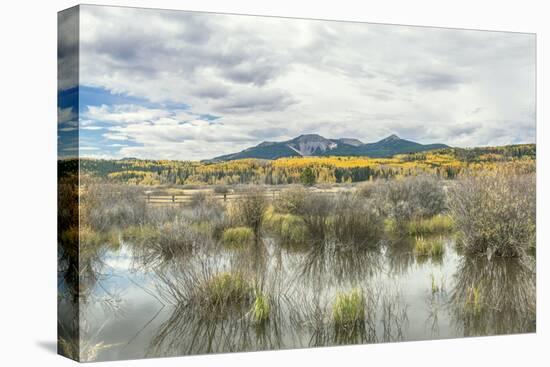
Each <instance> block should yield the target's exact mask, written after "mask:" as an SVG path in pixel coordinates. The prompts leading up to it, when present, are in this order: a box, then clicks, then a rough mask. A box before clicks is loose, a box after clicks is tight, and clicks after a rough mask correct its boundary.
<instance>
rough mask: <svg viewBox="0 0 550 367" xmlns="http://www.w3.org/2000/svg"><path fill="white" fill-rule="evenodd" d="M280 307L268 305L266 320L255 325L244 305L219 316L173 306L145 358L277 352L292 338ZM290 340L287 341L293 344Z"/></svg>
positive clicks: (192, 306)
mask: <svg viewBox="0 0 550 367" xmlns="http://www.w3.org/2000/svg"><path fill="white" fill-rule="evenodd" d="M283 307H284V306H283V305H282V304H281V300H277V301H276V302H272V304H271V313H270V318H269V321H268V322H266V323H262V324H256V323H255V322H254V321H253V319H252V317H251V314H250V311H249V307H248V305H244V304H243V305H239V306H238V307H232V308H231V309H227V310H224V312H221V313H215V312H210V310H208V309H205V308H204V307H201V306H200V305H196V304H193V303H189V304H187V305H182V306H176V307H175V308H174V311H173V312H172V314H171V315H170V317H169V318H168V319H167V320H166V321H165V322H163V323H162V325H160V327H159V328H158V330H157V332H156V334H155V336H154V337H153V339H152V340H151V343H150V346H149V348H148V350H147V356H166V355H182V354H201V353H219V352H237V351H254V350H266V349H280V348H282V347H284V345H285V343H284V342H283V338H290V339H292V337H291V336H290V335H289V334H287V333H288V331H289V330H291V328H290V325H289V324H288V318H287V317H286V316H285V311H283ZM283 330H285V333H284V335H283ZM294 340H295V341H294V342H290V340H287V341H288V342H290V345H296V344H295V343H296V339H294Z"/></svg>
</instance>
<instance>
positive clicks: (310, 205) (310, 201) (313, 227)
mask: <svg viewBox="0 0 550 367" xmlns="http://www.w3.org/2000/svg"><path fill="white" fill-rule="evenodd" d="M333 209H334V203H333V200H332V199H331V198H330V197H329V196H328V195H323V194H312V193H309V194H308V195H306V197H305V200H304V203H303V207H302V209H300V213H299V214H300V215H301V216H302V218H303V219H304V223H305V225H306V227H307V230H308V233H309V236H310V237H311V238H312V239H314V240H315V241H322V240H325V239H327V238H329V235H330V229H331V226H330V219H331V215H332V212H333Z"/></svg>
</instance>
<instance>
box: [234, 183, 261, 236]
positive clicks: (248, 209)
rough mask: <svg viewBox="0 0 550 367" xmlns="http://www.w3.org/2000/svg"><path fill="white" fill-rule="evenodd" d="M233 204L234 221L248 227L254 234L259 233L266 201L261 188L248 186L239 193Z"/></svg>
mask: <svg viewBox="0 0 550 367" xmlns="http://www.w3.org/2000/svg"><path fill="white" fill-rule="evenodd" d="M240 195H241V196H240V197H239V198H238V199H237V200H236V202H235V208H234V209H235V212H234V215H235V217H236V218H235V219H236V220H237V221H238V222H240V223H241V224H242V225H245V226H247V227H250V228H252V229H253V230H254V233H256V234H258V233H259V232H260V229H261V226H262V223H263V221H264V216H265V213H266V210H267V206H268V201H267V198H266V195H265V190H264V189H263V188H261V187H257V186H250V187H247V188H246V189H243V190H242V191H241V192H240Z"/></svg>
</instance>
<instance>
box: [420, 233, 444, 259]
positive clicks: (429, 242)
mask: <svg viewBox="0 0 550 367" xmlns="http://www.w3.org/2000/svg"><path fill="white" fill-rule="evenodd" d="M444 249H445V247H444V244H443V239H442V238H441V237H438V238H425V237H423V236H417V237H416V239H415V243H414V253H415V255H416V256H420V257H427V256H430V257H439V258H440V257H442V256H443V253H444V251H445V250H444Z"/></svg>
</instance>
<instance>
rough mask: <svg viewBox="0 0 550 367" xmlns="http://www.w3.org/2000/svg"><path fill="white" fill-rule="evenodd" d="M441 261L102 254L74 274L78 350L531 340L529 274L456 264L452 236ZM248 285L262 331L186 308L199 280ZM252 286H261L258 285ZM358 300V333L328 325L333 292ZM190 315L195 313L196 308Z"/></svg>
mask: <svg viewBox="0 0 550 367" xmlns="http://www.w3.org/2000/svg"><path fill="white" fill-rule="evenodd" d="M444 242H445V245H444V247H445V251H444V254H443V256H442V257H439V258H425V257H416V256H415V255H414V252H413V239H411V238H408V237H404V238H397V239H395V238H394V239H391V238H388V239H385V240H384V244H383V246H380V247H378V248H377V249H363V250H358V249H357V248H345V247H344V248H342V247H333V248H332V247H331V246H328V247H322V248H311V246H303V247H301V246H292V247H288V246H281V245H280V244H278V243H277V240H276V239H275V238H271V237H268V236H265V237H262V238H261V240H260V241H256V242H255V243H254V244H253V245H252V246H248V247H243V248H227V247H223V246H219V245H218V246H213V247H212V248H210V249H205V250H204V251H200V252H195V253H193V254H189V255H188V256H184V257H177V258H170V259H169V260H166V259H163V260H158V261H157V262H156V263H155V266H151V264H150V262H151V258H147V261H144V256H143V253H141V252H140V251H139V250H137V248H138V247H137V246H135V245H134V244H132V243H131V242H125V241H122V242H121V243H120V245H118V246H117V247H112V246H106V247H105V248H103V249H101V250H100V251H99V252H98V253H97V255H96V257H95V258H94V260H93V263H90V266H89V267H88V271H87V272H86V271H84V272H82V274H81V282H83V283H88V284H84V285H85V286H86V287H87V288H86V289H87V291H86V292H85V296H84V297H81V300H80V307H81V309H80V325H81V328H80V329H81V331H80V340H81V343H80V349H81V353H82V354H83V355H84V356H86V355H87V356H89V358H90V359H93V360H114V359H132V358H144V357H157V356H175V355H185V354H202V353H219V352H230V351H257V350H266V349H284V348H301V347H316V346H328V345H339V344H355V343H378V342H395V341H412V340H423V339H441V338H453V337H463V336H476V335H496V334H511V333H525V332H533V331H535V316H534V315H535V305H534V299H535V296H534V290H535V283H534V282H535V277H534V264H532V263H530V262H526V261H519V260H516V259H507V260H505V259H496V260H495V259H491V260H488V259H487V258H485V257H475V258H472V257H466V256H463V255H462V254H459V253H457V250H456V248H455V247H456V246H455V243H454V239H453V237H452V236H448V237H445V238H444ZM226 271H232V272H235V271H239V272H246V273H247V274H253V278H254V279H256V280H255V282H256V283H257V285H256V286H260V287H261V288H262V289H263V290H264V292H266V293H267V294H269V296H270V300H271V305H272V307H271V313H270V318H269V321H268V322H267V323H265V324H262V325H257V324H255V323H254V322H252V321H251V318H250V308H249V307H235V309H230V310H225V311H223V312H219V313H217V314H213V313H212V311H211V310H206V309H198V307H197V306H193V305H191V304H189V303H187V302H185V301H184V300H185V299H186V295H187V293H186V292H189V291H190V288H191V287H193V286H194V285H195V284H198V283H200V279H201V277H208V276H211V275H212V274H216V273H220V272H226ZM258 284H259V285H258ZM357 287H359V288H360V289H362V291H363V292H364V294H365V297H366V318H365V321H364V322H363V323H362V324H361V327H359V328H357V329H355V330H353V331H352V332H346V333H340V332H338V330H336V329H335V327H334V326H333V324H332V323H331V319H332V306H333V303H334V299H335V297H336V295H337V294H338V293H339V292H345V291H346V290H350V289H352V288H357ZM199 307H200V306H199Z"/></svg>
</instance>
